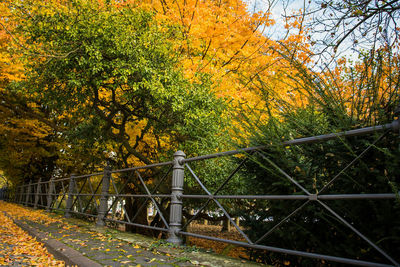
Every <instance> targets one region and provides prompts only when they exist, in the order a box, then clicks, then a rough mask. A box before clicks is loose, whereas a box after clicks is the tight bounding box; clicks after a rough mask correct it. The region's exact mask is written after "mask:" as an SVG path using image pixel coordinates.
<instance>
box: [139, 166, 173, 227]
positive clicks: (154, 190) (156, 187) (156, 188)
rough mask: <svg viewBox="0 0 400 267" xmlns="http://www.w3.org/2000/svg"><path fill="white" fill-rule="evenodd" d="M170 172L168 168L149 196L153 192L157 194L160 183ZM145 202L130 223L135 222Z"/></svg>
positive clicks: (170, 168)
mask: <svg viewBox="0 0 400 267" xmlns="http://www.w3.org/2000/svg"><path fill="white" fill-rule="evenodd" d="M171 170H172V166H170V167H169V168H168V170H167V172H166V173H165V174H164V175H163V177H162V178H161V179H160V181H159V182H158V184H157V185H156V186H155V187H154V189H153V191H151V195H153V194H154V193H155V192H157V190H158V187H159V186H160V185H161V184H162V182H164V180H165V178H167V177H168V174H169V173H170V171H171ZM145 204H146V202H144V203H142V205H141V206H140V207H139V209H138V212H137V213H136V214H135V216H134V217H133V218H132V221H135V219H136V217H137V216H138V215H139V214H140V212H141V211H142V209H143V208H144V206H145Z"/></svg>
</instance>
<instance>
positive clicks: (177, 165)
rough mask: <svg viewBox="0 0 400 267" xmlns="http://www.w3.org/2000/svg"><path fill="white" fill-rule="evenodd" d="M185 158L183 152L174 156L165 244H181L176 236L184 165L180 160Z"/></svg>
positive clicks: (179, 227) (179, 223) (180, 213)
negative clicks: (167, 230)
mask: <svg viewBox="0 0 400 267" xmlns="http://www.w3.org/2000/svg"><path fill="white" fill-rule="evenodd" d="M185 157H186V155H185V153H183V151H177V152H175V154H174V166H173V169H172V188H171V207H170V215H169V233H168V239H167V242H169V243H172V244H177V245H180V244H182V238H180V237H179V236H178V235H177V234H178V232H179V231H181V230H182V229H181V227H182V198H181V196H182V193H183V183H184V176H185V175H184V168H185V167H184V165H183V163H182V160H183V159H184V158H185Z"/></svg>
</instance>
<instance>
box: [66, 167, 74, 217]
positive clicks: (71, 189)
mask: <svg viewBox="0 0 400 267" xmlns="http://www.w3.org/2000/svg"><path fill="white" fill-rule="evenodd" d="M74 187H75V174H72V175H71V177H70V178H69V186H68V198H67V205H66V207H65V213H64V217H65V218H70V217H71V209H72V203H73V201H72V200H73V197H74V196H73V195H72V194H73V193H74Z"/></svg>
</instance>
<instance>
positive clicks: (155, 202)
mask: <svg viewBox="0 0 400 267" xmlns="http://www.w3.org/2000/svg"><path fill="white" fill-rule="evenodd" d="M135 172H136V175H137V176H138V177H139V180H140V182H141V183H142V185H143V187H144V189H145V190H146V193H147V195H148V197H149V198H150V199H151V201H152V202H153V204H154V206H155V207H156V209H157V211H158V214H160V218H161V220H162V221H163V223H164V225H165V227H167V228H168V229H169V224H168V223H167V221H166V220H165V218H164V216H163V214H162V212H161V211H160V208H159V207H158V203H157V201H155V200H154V198H153V197H152V196H151V193H150V191H149V189H148V188H147V186H146V184H145V183H144V181H143V178H142V176H141V175H140V173H139V172H138V171H135ZM138 213H139V212H137V214H138ZM133 221H134V220H133Z"/></svg>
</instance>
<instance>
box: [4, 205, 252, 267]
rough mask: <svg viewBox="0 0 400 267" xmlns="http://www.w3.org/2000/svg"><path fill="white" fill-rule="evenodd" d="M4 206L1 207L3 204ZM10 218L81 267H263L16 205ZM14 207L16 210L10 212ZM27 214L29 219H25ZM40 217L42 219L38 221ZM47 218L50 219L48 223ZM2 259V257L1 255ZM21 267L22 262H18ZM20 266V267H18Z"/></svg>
mask: <svg viewBox="0 0 400 267" xmlns="http://www.w3.org/2000/svg"><path fill="white" fill-rule="evenodd" d="M0 205H1V203H0ZM7 205H15V206H9V207H8V212H7V211H5V213H7V216H8V217H9V218H10V219H12V220H13V221H14V222H15V224H16V225H18V226H19V227H20V228H22V229H24V230H25V231H27V232H28V233H30V234H31V235H33V236H35V237H36V238H37V239H38V241H41V242H43V243H44V244H46V246H47V247H48V250H49V252H51V253H52V254H53V255H55V257H56V258H58V259H60V260H64V261H65V262H66V264H67V265H71V264H77V265H79V266H90V267H96V266H138V267H139V266H173V267H177V266H205V267H207V266H211V267H216V266H218V267H219V266H229V267H234V266H259V265H258V264H257V265H256V264H254V263H250V262H244V261H240V260H238V259H233V258H228V257H224V256H220V255H214V254H211V253H202V252H199V251H196V250H194V251H193V249H191V248H184V247H181V248H171V247H168V246H165V245H163V244H162V242H160V241H156V240H154V239H150V238H147V237H143V236H140V235H135V234H131V233H125V232H119V231H116V230H113V229H110V228H107V227H95V226H94V223H89V222H87V221H82V220H78V219H65V218H63V217H61V216H59V215H56V214H52V213H50V214H48V213H45V212H44V211H35V210H33V209H31V208H25V207H22V206H20V205H18V206H17V205H16V204H9V203H7ZM10 207H14V208H15V210H14V209H13V210H10ZM21 213H23V214H25V215H23V216H21V215H20V214H21ZM37 217H40V219H37ZM46 218H47V219H46ZM0 256H1V255H0ZM15 263H16V264H17V265H18V262H17V261H15ZM15 266H16V265H15Z"/></svg>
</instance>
